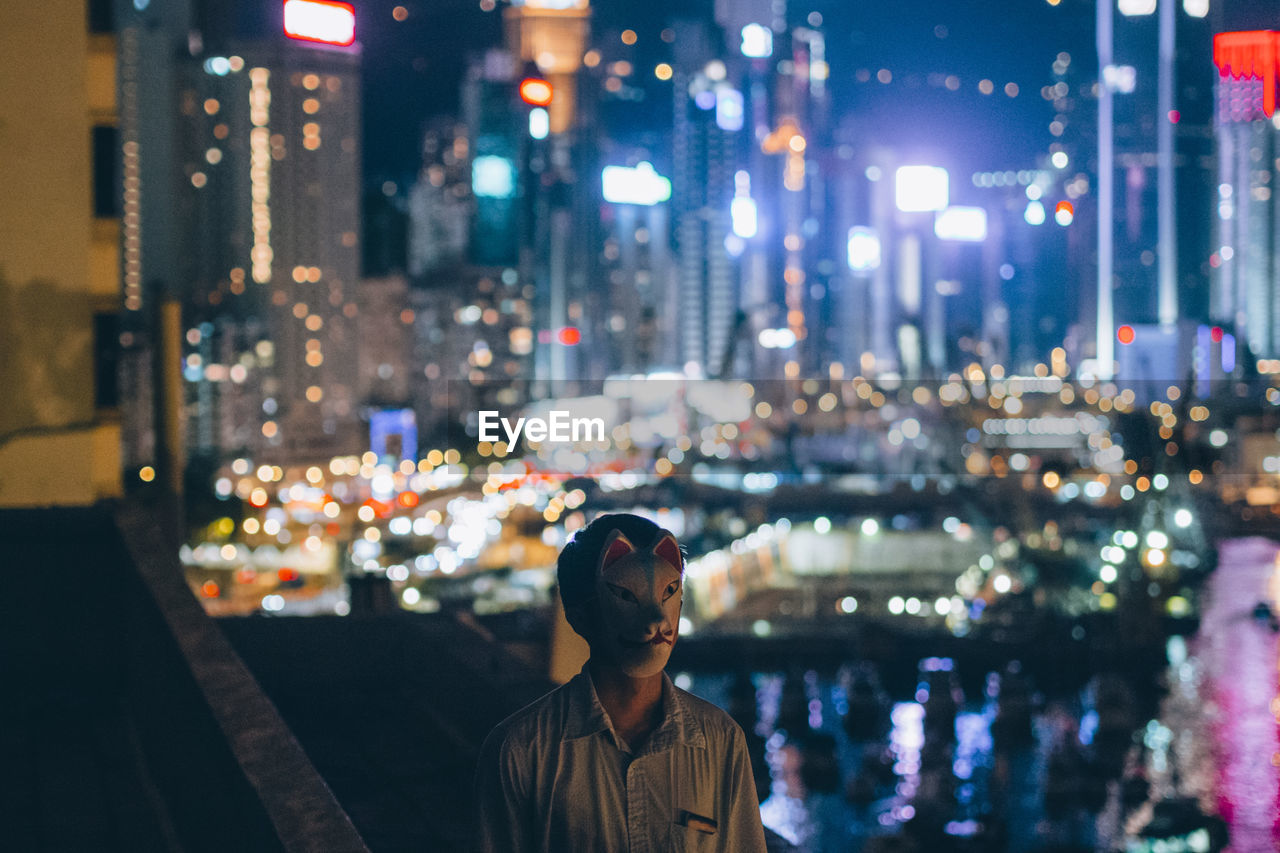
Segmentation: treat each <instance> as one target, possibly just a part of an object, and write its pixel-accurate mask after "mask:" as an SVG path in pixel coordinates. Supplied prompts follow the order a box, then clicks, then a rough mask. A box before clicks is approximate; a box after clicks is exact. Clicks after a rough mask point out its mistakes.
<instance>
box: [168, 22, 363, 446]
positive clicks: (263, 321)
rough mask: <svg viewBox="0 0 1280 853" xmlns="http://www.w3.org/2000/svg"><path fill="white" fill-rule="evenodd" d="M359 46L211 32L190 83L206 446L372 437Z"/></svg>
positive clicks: (189, 159)
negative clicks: (366, 406) (364, 419)
mask: <svg viewBox="0 0 1280 853" xmlns="http://www.w3.org/2000/svg"><path fill="white" fill-rule="evenodd" d="M359 83H360V81H359V48H358V46H352V47H337V46H331V45H318V44H313V43H311V42H301V41H295V40H291V39H288V38H286V37H285V36H284V34H283V32H280V31H278V30H277V31H276V34H275V35H274V36H268V37H266V38H264V39H261V40H254V41H241V40H239V39H235V38H225V39H224V38H216V39H215V38H208V39H206V40H205V41H204V43H203V49H202V50H200V51H197V52H194V53H193V56H192V59H191V61H190V62H189V63H187V64H185V66H184V75H183V78H182V82H181V85H180V87H179V91H178V103H177V105H176V106H177V109H178V111H179V114H180V127H181V130H180V132H181V140H180V148H179V150H180V155H179V158H180V169H181V173H180V175H181V177H180V178H179V181H180V186H179V187H178V188H177V192H178V193H179V194H180V195H179V199H180V201H179V204H180V205H181V216H182V217H183V222H184V224H185V226H186V228H187V233H189V234H190V235H191V236H192V238H193V239H192V240H191V243H190V245H188V246H186V247H185V251H183V252H182V253H181V256H180V259H179V261H178V263H177V264H176V265H175V266H176V272H177V280H178V281H181V282H182V283H183V286H184V288H185V291H184V294H183V295H184V298H185V300H186V305H187V312H188V313H187V324H188V330H187V333H186V334H187V343H188V345H189V347H190V349H189V352H188V355H187V358H186V363H185V376H186V378H187V380H188V387H189V389H190V392H191V394H190V400H189V403H190V405H189V409H188V411H189V418H188V421H189V426H190V439H191V443H192V449H193V451H194V452H198V453H202V454H207V455H211V456H215V457H216V456H223V455H226V454H230V453H240V452H248V453H253V454H264V455H269V456H271V457H274V458H276V459H278V460H280V461H283V462H288V461H299V462H301V461H306V460H312V459H317V458H322V457H326V456H329V455H334V454H338V453H350V452H353V451H354V450H356V449H357V448H358V447H359V446H360V440H359V424H358V411H357V403H358V400H357V398H356V387H357V364H358V360H357V358H356V343H357V339H356V333H355V332H356V320H357V316H358V314H359V310H360V309H359V304H358V301H357V298H356V286H357V279H358V276H359V249H358V243H359V229H360V224H359V213H360V210H359V198H360V194H359V178H360V165H359V164H360V160H359V150H360V85H359Z"/></svg>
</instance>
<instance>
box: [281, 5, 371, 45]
mask: <svg viewBox="0 0 1280 853" xmlns="http://www.w3.org/2000/svg"><path fill="white" fill-rule="evenodd" d="M284 34H285V35H287V36H288V37H289V38H292V39H299V40H301V41H313V42H318V43H320V44H332V45H337V46H339V47H346V46H348V45H351V44H354V43H355V40H356V10H355V7H354V6H352V5H351V4H350V3H337V2H333V0H285V4H284Z"/></svg>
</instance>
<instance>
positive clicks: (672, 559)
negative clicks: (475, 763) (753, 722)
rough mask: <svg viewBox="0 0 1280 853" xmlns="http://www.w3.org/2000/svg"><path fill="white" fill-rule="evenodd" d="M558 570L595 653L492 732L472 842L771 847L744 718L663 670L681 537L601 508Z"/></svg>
mask: <svg viewBox="0 0 1280 853" xmlns="http://www.w3.org/2000/svg"><path fill="white" fill-rule="evenodd" d="M557 575H558V579H559V585H560V597H561V601H562V602H563V603H564V609H565V616H566V617H567V618H568V620H569V624H570V626H572V627H573V629H574V630H575V631H576V632H578V634H580V635H582V637H583V639H585V640H586V641H587V644H588V645H589V646H590V648H591V656H590V659H589V660H588V661H587V664H586V666H584V667H583V669H582V671H581V672H580V673H578V675H576V676H575V677H574V678H573V679H572V680H570V681H569V682H568V683H567V684H565V685H563V686H561V687H559V688H557V689H556V690H553V691H552V692H550V693H548V694H547V695H546V696H544V697H542V698H541V699H539V700H537V701H536V702H534V703H533V704H532V705H529V706H528V707H526V708H524V709H523V710H521V711H517V712H516V713H515V714H513V715H512V716H510V717H508V718H507V719H506V720H504V721H503V722H501V723H499V724H498V726H497V727H496V728H495V729H494V730H493V731H492V732H491V733H490V734H489V737H488V738H486V740H485V743H484V746H483V748H482V749H481V752H480V764H479V767H478V770H477V773H476V798H477V802H478V806H479V826H478V827H477V831H478V835H479V839H478V849H480V850H481V851H484V853H525V851H545V853H578V851H581V853H605V851H608V853H613V851H633V853H650V851H654V853H656V852H657V851H670V850H675V851H683V850H698V851H725V853H729V852H730V851H732V853H756V852H757V851H758V852H759V853H763V851H764V850H765V843H764V831H763V828H762V827H761V824H760V809H759V806H758V805H757V801H756V796H755V793H756V789H755V783H754V782H753V780H752V776H751V761H750V759H749V758H748V756H747V746H746V739H745V738H744V737H743V734H742V730H741V729H740V728H738V726H737V724H736V723H734V722H733V720H732V719H731V718H730V717H729V715H728V714H726V713H725V712H724V711H722V710H720V709H719V708H717V707H716V706H715V705H712V704H711V703H709V702H705V701H703V700H701V699H699V698H697V697H696V696H693V695H692V694H690V693H687V692H685V691H684V690H681V689H680V688H678V687H676V686H675V685H674V684H672V683H671V679H670V678H668V677H667V675H666V673H665V672H663V667H664V666H666V664H667V660H668V658H670V657H671V650H672V647H673V646H674V645H675V641H676V636H677V634H678V632H679V628H680V607H681V598H682V596H681V593H682V587H683V580H684V556H683V555H682V554H681V552H680V547H679V545H678V544H677V543H676V539H675V536H673V535H672V534H671V533H670V532H669V531H666V530H663V529H662V528H660V527H659V526H658V525H656V524H654V523H653V522H651V521H648V520H647V519H643V518H640V517H639V516H635V515H628V514H617V515H605V516H601V517H599V518H597V519H596V520H595V521H593V522H592V523H591V524H590V525H588V526H587V527H586V528H584V529H583V530H581V531H579V533H578V534H577V536H575V537H574V539H573V540H572V541H571V542H570V543H569V544H567V545H566V546H565V547H564V550H563V551H561V552H560V558H559V560H558V562H557Z"/></svg>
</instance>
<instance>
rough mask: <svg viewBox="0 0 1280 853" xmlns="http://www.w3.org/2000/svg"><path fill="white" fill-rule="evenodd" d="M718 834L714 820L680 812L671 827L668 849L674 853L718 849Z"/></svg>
mask: <svg viewBox="0 0 1280 853" xmlns="http://www.w3.org/2000/svg"><path fill="white" fill-rule="evenodd" d="M720 832H721V827H720V826H718V824H717V822H716V820H715V819H714V818H712V817H709V816H704V815H701V814H698V813H696V812H690V811H681V812H679V813H678V816H677V818H676V822H675V823H673V824H672V825H671V845H670V848H671V850H673V851H676V853H684V851H699V853H701V851H708V850H718V849H720Z"/></svg>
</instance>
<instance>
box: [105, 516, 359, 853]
mask: <svg viewBox="0 0 1280 853" xmlns="http://www.w3.org/2000/svg"><path fill="white" fill-rule="evenodd" d="M116 523H117V525H118V527H119V530H120V532H121V534H122V536H123V538H124V540H125V544H126V546H127V548H128V551H129V554H130V556H131V557H132V558H133V564H134V566H135V567H136V569H137V571H138V574H139V575H140V576H141V578H142V580H143V581H144V582H145V584H146V586H147V588H148V589H149V590H150V592H151V595H152V597H153V598H154V599H155V602H156V604H158V605H159V608H160V611H161V613H162V614H163V616H164V620H165V622H166V623H167V624H168V626H169V629H170V630H171V631H172V632H173V638H174V639H175V640H176V641H177V644H178V646H179V647H180V648H181V650H182V654H183V656H184V657H185V658H186V660H187V662H188V663H189V665H190V667H191V673H192V675H193V676H194V677H195V680H196V683H197V684H198V686H199V688H200V691H201V693H202V694H203V695H204V698H205V700H206V701H207V702H208V705H209V708H210V710H211V711H212V712H213V717H214V719H215V720H216V721H217V724H218V726H219V728H220V729H221V731H222V734H223V735H224V737H225V738H226V741H227V744H228V745H229V746H230V748H231V751H232V753H233V754H234V756H235V759H236V761H237V762H238V763H239V765H240V767H241V769H242V770H243V772H244V775H245V777H246V778H247V780H248V781H249V784H250V785H252V787H253V789H254V791H255V793H256V794H257V797H258V799H259V800H260V801H261V803H262V805H263V807H264V809H265V810H266V813H267V816H268V817H269V819H270V821H271V824H272V825H273V826H274V827H275V830H276V833H277V835H278V836H279V839H280V842H281V845H282V846H283V848H284V849H285V850H287V851H313V850H316V851H318V850H323V851H326V853H327V851H367V849H368V848H367V847H366V846H365V844H364V842H363V841H362V840H361V838H360V836H359V834H358V833H357V832H356V829H355V827H354V826H353V825H352V823H351V820H350V818H349V817H348V816H347V814H346V812H344V811H343V810H342V807H341V806H340V805H339V804H338V801H337V800H336V799H335V798H334V796H333V793H332V791H330V789H329V787H328V786H327V785H326V784H325V782H324V780H323V779H321V778H320V775H319V773H317V772H316V770H315V767H314V766H313V765H312V764H311V761H310V760H309V759H308V758H307V756H306V754H305V753H304V752H303V750H302V747H301V746H300V745H299V744H298V741H297V740H296V739H295V738H294V736H293V733H292V732H290V731H289V729H288V727H286V726H285V724H284V722H283V721H282V720H281V719H280V715H279V714H278V713H277V711H276V708H275V706H274V705H273V704H272V703H271V701H270V700H269V699H268V698H267V697H266V695H265V694H264V693H263V692H262V690H261V689H260V688H259V686H258V683H257V681H256V680H255V679H254V678H253V676H252V675H251V674H250V673H249V671H248V669H246V668H245V665H244V663H243V662H242V661H241V659H240V657H239V656H238V655H237V654H236V653H235V651H234V650H233V649H232V648H231V646H230V644H229V643H228V642H227V640H226V638H225V637H223V635H222V633H221V632H220V631H219V630H218V627H217V625H216V624H215V623H214V622H213V620H212V619H211V618H210V617H209V616H208V614H206V613H205V612H204V609H203V608H202V607H201V606H200V604H199V603H198V602H197V601H196V599H195V598H194V597H193V596H192V594H191V591H190V590H189V589H188V587H187V585H186V582H185V581H184V580H183V576H182V569H181V567H180V565H179V564H178V559H177V549H176V547H167V543H166V541H165V539H166V537H165V536H163V535H157V534H158V533H159V530H160V529H161V525H158V524H157V523H156V518H155V516H154V515H153V514H151V513H149V512H147V511H146V510H145V509H143V508H142V507H139V506H136V505H130V506H122V507H120V508H119V509H118V510H117V512H116Z"/></svg>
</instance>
